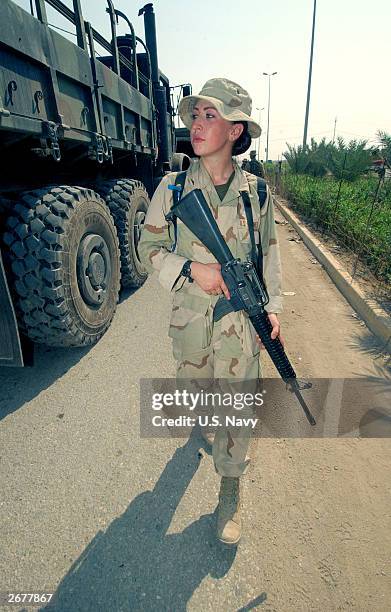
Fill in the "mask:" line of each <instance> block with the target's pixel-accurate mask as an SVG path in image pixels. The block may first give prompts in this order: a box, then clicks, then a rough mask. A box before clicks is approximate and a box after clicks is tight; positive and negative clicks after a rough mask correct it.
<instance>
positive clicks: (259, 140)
mask: <svg viewBox="0 0 391 612" xmlns="http://www.w3.org/2000/svg"><path fill="white" fill-rule="evenodd" d="M255 108H256V110H257V111H259V118H258V123H259V125H261V112H262V111H263V110H265V107H264V106H262V108H258V106H256V107H255ZM257 149H258V153H257V159H258V160H259V153H260V150H261V136H260V137H259V138H258V145H257Z"/></svg>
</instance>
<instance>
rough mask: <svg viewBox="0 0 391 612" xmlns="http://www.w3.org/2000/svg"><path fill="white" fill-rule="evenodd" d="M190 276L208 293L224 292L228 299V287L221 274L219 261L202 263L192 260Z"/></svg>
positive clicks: (218, 293)
mask: <svg viewBox="0 0 391 612" xmlns="http://www.w3.org/2000/svg"><path fill="white" fill-rule="evenodd" d="M191 276H192V278H193V280H194V281H195V282H196V283H197V285H198V286H199V287H201V289H202V290H203V291H205V292H206V293H208V294H209V295H221V294H224V295H225V297H226V298H227V300H229V299H230V294H229V291H228V287H227V285H226V284H225V282H224V279H223V277H222V275H221V265H220V264H219V263H210V264H202V263H200V262H198V261H193V262H192V264H191Z"/></svg>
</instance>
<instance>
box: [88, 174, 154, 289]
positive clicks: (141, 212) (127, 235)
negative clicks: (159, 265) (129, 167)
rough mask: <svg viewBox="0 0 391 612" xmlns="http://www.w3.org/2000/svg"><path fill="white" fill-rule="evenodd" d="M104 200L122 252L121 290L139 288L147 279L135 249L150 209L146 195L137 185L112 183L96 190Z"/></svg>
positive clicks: (139, 185)
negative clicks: (111, 217) (113, 223)
mask: <svg viewBox="0 0 391 612" xmlns="http://www.w3.org/2000/svg"><path fill="white" fill-rule="evenodd" d="M95 189H96V190H97V191H98V193H99V194H100V195H101V196H102V197H103V198H104V199H105V200H106V204H107V206H108V207H109V208H110V212H111V214H112V215H113V217H114V222H115V225H116V227H117V232H118V239H119V248H120V252H121V285H122V287H141V285H142V284H143V283H144V282H145V281H146V279H147V276H148V274H147V272H146V270H145V268H144V266H143V265H142V263H141V261H140V258H139V254H138V250H137V245H138V242H139V239H140V233H141V229H142V227H143V225H144V219H145V215H146V213H147V210H148V206H149V197H148V193H147V192H146V190H145V187H144V185H143V184H142V183H141V182H140V181H134V180H132V179H115V180H109V181H105V182H103V183H100V184H98V185H96V186H95Z"/></svg>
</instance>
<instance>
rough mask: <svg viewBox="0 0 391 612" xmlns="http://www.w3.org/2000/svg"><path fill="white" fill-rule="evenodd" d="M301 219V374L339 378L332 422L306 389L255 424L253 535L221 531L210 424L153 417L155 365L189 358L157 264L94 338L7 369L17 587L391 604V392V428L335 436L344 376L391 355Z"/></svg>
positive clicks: (288, 334) (290, 327)
mask: <svg viewBox="0 0 391 612" xmlns="http://www.w3.org/2000/svg"><path fill="white" fill-rule="evenodd" d="M279 220H280V221H282V218H281V217H279ZM289 230H290V227H289V225H284V224H281V223H280V224H279V225H278V232H279V236H280V244H281V252H282V260H283V270H284V275H283V291H284V292H285V293H286V294H287V295H285V310H284V313H283V314H282V315H281V321H282V330H283V336H284V338H285V342H286V350H287V352H288V354H289V356H290V358H291V361H292V363H293V365H294V367H295V369H296V371H297V373H298V376H299V377H302V378H306V379H308V378H312V379H314V380H315V379H316V380H317V384H318V385H320V386H322V384H326V385H328V387H327V389H328V391H327V396H326V400H327V401H326V404H325V406H326V408H325V409H324V410H323V412H321V413H319V405H317V401H315V400H311V408H312V409H313V410H314V412H315V414H316V416H317V418H318V424H321V425H322V427H323V428H324V429H323V430H324V431H327V432H328V437H316V438H308V435H309V434H308V432H309V430H310V426H309V425H308V423H307V422H306V420H305V418H304V416H303V413H302V412H301V409H300V406H298V404H297V402H296V403H292V402H291V404H290V405H289V406H288V405H285V404H281V405H280V406H279V408H280V409H282V412H283V416H282V418H281V420H280V421H278V419H277V414H274V413H272V415H271V416H272V418H271V424H270V426H271V427H272V426H274V425H275V424H277V425H278V426H280V425H281V423H286V424H287V425H288V433H287V435H285V434H284V435H282V434H281V431H279V430H278V427H277V431H275V432H274V434H273V435H267V436H266V437H261V438H256V437H254V438H253V440H252V442H251V456H252V461H251V463H250V467H249V469H248V472H247V473H246V475H245V476H244V477H243V479H242V484H243V517H244V520H243V537H242V540H241V542H240V545H239V546H238V548H237V549H235V550H232V549H231V550H226V549H225V548H224V547H222V545H220V544H219V542H218V541H217V539H216V534H215V530H216V506H217V497H218V490H219V477H218V475H217V474H216V473H215V471H214V469H213V464H212V461H211V457H210V454H209V453H208V452H206V449H203V451H204V452H201V451H202V447H203V443H202V440H201V438H200V436H199V434H195V435H194V436H193V435H192V436H191V439H190V440H189V441H186V440H185V439H179V438H172V437H161V438H158V439H156V438H146V437H143V436H141V435H140V380H141V379H142V378H146V377H147V378H160V377H165V378H170V377H171V378H172V377H174V375H175V364H174V361H173V358H172V354H171V347H170V341H169V339H168V337H167V330H168V322H169V316H170V297H169V295H168V294H167V293H166V292H165V291H164V290H163V289H162V288H161V287H159V285H158V282H157V280H156V278H155V277H152V278H150V279H149V280H148V281H147V282H146V283H145V285H144V286H143V287H142V288H141V289H140V290H139V291H137V292H135V293H133V294H132V295H130V294H127V295H123V296H122V298H121V302H120V304H119V305H118V309H117V313H116V316H115V318H114V321H113V323H112V325H111V327H110V329H109V330H108V332H107V333H106V334H105V336H104V337H103V338H102V340H101V341H100V342H98V344H96V345H95V346H93V347H90V348H85V349H69V350H63V349H52V348H48V347H43V346H37V347H36V351H35V365H34V367H33V368H25V369H8V370H7V369H6V368H3V369H2V370H1V371H0V449H1V451H0V596H1V595H2V594H4V593H5V592H6V591H14V592H15V591H16V592H38V591H45V592H52V593H54V595H53V601H55V602H56V605H55V608H54V609H55V610H56V612H107V611H111V610H112V611H113V612H133V611H137V612H138V611H144V610H145V611H148V612H149V611H155V610H156V611H158V612H160V611H162V612H163V611H167V612H168V611H169V612H185V611H186V612H187V611H190V612H199V611H200V610H202V611H211V612H216V611H218V612H244V611H249V610H259V611H261V612H262V611H265V610H266V611H268V612H271V611H277V612H302V611H303V612H306V611H316V612H335V611H340V610H353V611H357V612H375V611H376V612H389V610H390V601H391V568H390V557H391V554H390V553H391V491H390V467H389V466H390V460H391V444H390V438H391V434H390V432H389V427H390V415H389V408H390V404H391V402H389V405H388V406H387V405H382V406H380V405H379V406H378V404H377V403H376V404H375V406H374V408H375V409H376V410H377V412H376V411H375V412H376V414H375V417H376V415H378V414H382V415H383V420H382V421H381V422H380V421H379V422H380V425H381V427H380V429H379V431H380V433H381V434H382V435H386V436H387V437H383V438H355V437H349V436H352V435H353V434H356V433H357V432H356V431H348V432H347V434H346V435H347V437H346V438H343V439H342V438H341V437H338V438H337V437H335V435H336V433H337V432H338V431H339V425H340V421H339V420H338V419H339V413H338V410H337V411H336V408H338V407H339V406H340V404H341V398H343V396H344V390H343V388H342V387H343V385H344V379H345V378H346V377H354V379H357V381H358V380H360V378H362V377H363V376H367V377H378V378H380V379H382V380H386V379H387V378H388V380H389V377H390V370H389V365H390V362H389V357H388V356H387V355H385V354H384V352H382V350H381V347H380V346H379V345H378V343H377V342H376V340H375V339H374V338H373V336H372V334H371V333H370V332H369V331H368V330H367V328H366V327H365V325H364V324H363V323H362V322H361V321H360V320H359V319H358V318H357V316H356V315H355V313H354V312H353V311H352V309H351V307H350V306H349V305H348V304H347V303H346V301H345V300H344V298H342V296H341V295H340V293H339V292H338V291H337V289H336V288H335V287H334V285H333V284H332V282H331V280H330V279H329V277H328V275H327V274H326V272H325V271H324V270H323V269H322V267H321V266H320V265H319V264H318V263H317V262H316V260H314V258H313V257H312V255H311V253H310V252H309V251H308V250H307V249H306V247H305V246H304V245H303V243H302V242H301V241H298V242H297V241H296V240H292V238H294V236H295V234H294V232H292V231H289ZM262 365H263V372H264V375H265V376H276V373H275V370H274V367H273V365H272V364H271V362H270V360H269V358H268V357H267V356H266V355H262ZM328 377H329V378H332V379H333V380H332V381H331V383H329V382H328V381H327V380H326V382H324V379H327V378H328ZM319 381H320V382H319ZM322 381H323V382H322ZM349 397H350V396H349ZM361 399H362V398H360V397H357V399H356V400H355V401H357V405H359V404H360V400H361ZM363 400H364V405H365V396H364V397H363ZM361 403H362V402H361ZM353 404H354V402H353ZM364 407H365V406H364ZM277 408H278V407H277ZM353 408H354V406H353ZM384 415H385V416H384ZM350 416H351V415H350ZM353 416H354V414H353ZM274 417H275V418H274ZM326 417H327V418H326ZM379 422H378V421H377V420H376V418H375V420H373V421H369V422H367V423H365V427H367V428H369V429H370V428H371V427H372V428H373V427H377V426H379ZM361 425H362V423H361V421H360V428H361ZM264 426H265V422H264V421H262V427H263V428H264ZM387 427H388V430H387ZM360 428H359V429H360ZM264 431H265V429H262V432H264ZM293 432H296V434H295V437H292V436H293ZM200 449H201V450H200ZM0 601H1V598H0ZM3 601H4V598H3ZM0 609H1V610H21V609H22V608H21V606H12V607H7V606H4V607H2V605H1V603H0ZM27 609H29V608H27Z"/></svg>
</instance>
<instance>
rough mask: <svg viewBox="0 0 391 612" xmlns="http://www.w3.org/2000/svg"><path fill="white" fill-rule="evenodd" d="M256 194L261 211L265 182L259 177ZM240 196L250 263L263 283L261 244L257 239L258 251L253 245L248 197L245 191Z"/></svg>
mask: <svg viewBox="0 0 391 612" xmlns="http://www.w3.org/2000/svg"><path fill="white" fill-rule="evenodd" d="M257 194H258V199H259V207H260V210H262V208H263V206H264V204H265V202H266V198H267V184H266V181H265V180H264V179H262V178H260V177H257ZM240 195H241V196H242V200H243V204H244V212H245V213H246V219H247V225H248V231H249V234H250V240H251V261H252V262H253V264H254V266H255V269H256V270H257V271H258V275H259V277H260V279H261V280H262V281H263V251H262V243H261V237H259V243H258V249H257V248H256V245H255V234H254V219H253V211H252V208H251V201H250V196H249V195H248V192H247V191H241V192H240Z"/></svg>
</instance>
